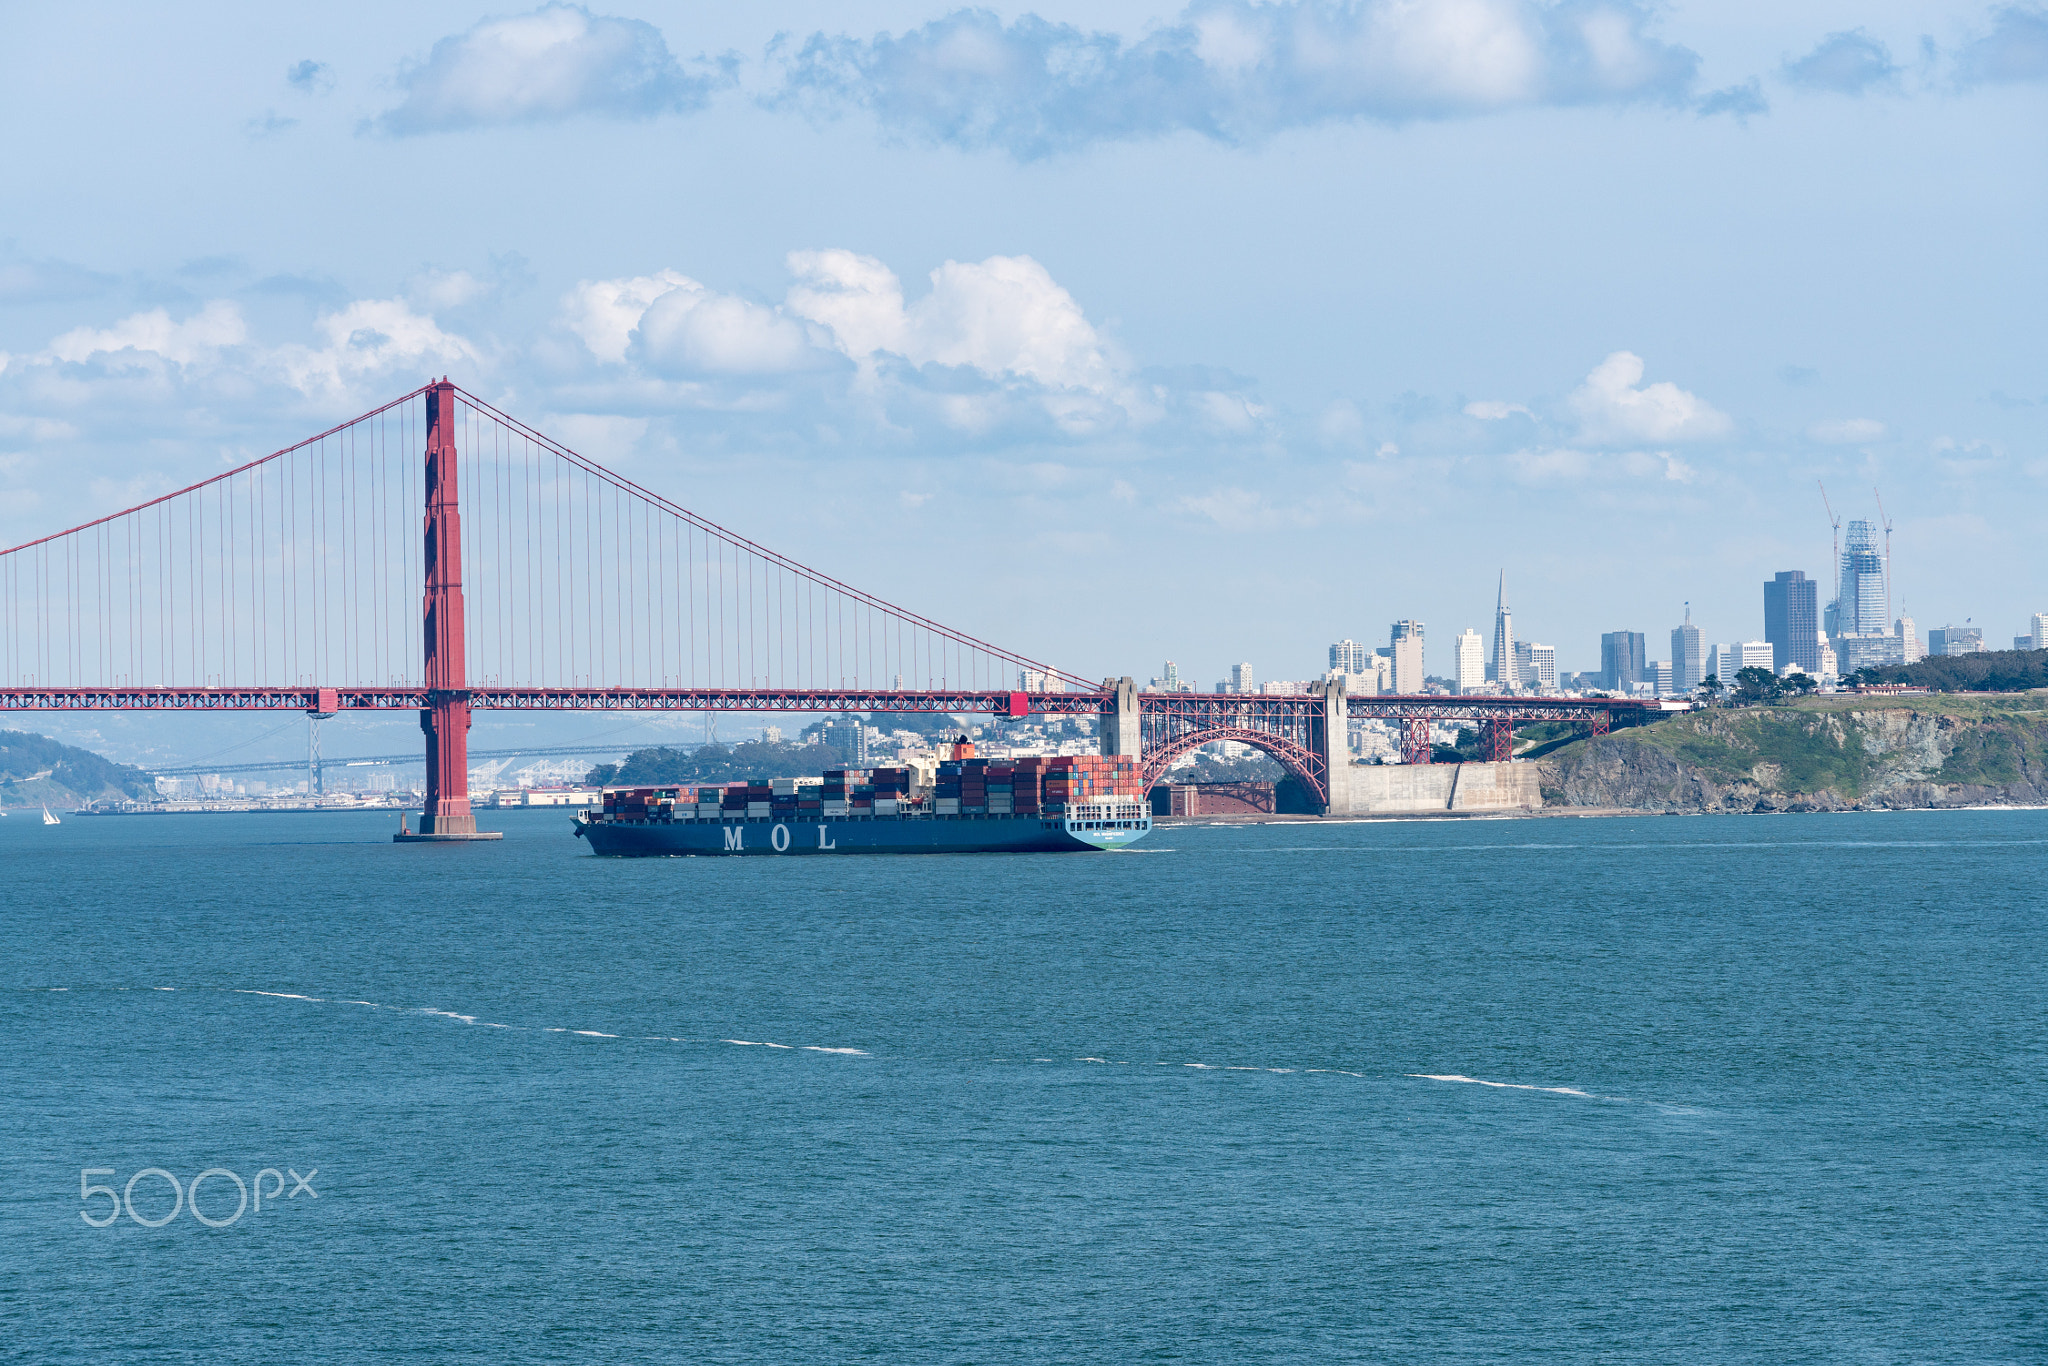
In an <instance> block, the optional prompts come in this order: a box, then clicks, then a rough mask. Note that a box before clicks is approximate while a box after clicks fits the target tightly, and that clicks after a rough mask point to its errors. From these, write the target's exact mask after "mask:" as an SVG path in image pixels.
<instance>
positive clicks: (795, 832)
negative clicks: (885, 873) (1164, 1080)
mask: <svg viewBox="0 0 2048 1366" xmlns="http://www.w3.org/2000/svg"><path fill="white" fill-rule="evenodd" d="M1151 828H1152V822H1151V818H1150V817H1149V816H1142V817H1138V818H1135V819H1129V820H1098V821H1068V820H1063V819H1062V818H1060V817H1058V816H973V815H969V816H853V817H826V818H824V819H822V820H819V819H815V818H814V819H811V820H780V821H778V820H774V819H768V818H759V817H756V818H753V819H749V820H680V821H662V820H641V821H636V820H623V821H621V820H605V819H602V818H599V819H595V820H579V821H577V822H576V833H577V835H579V836H580V837H582V838H583V839H586V840H588V841H589V842H590V849H591V852H592V853H595V854H602V855H607V856H611V857H622V858H663V857H668V858H674V857H690V856H696V855H710V856H718V857H731V856H733V855H741V856H748V855H760V856H763V857H770V858H776V857H786V856H788V855H792V854H1085V853H1093V852H1096V851H1099V850H1109V849H1120V848H1123V847H1125V846H1127V845H1130V844H1133V843H1135V842H1136V841H1138V840H1140V839H1143V838H1144V837H1145V836H1146V835H1147V834H1149V833H1150V832H1151Z"/></svg>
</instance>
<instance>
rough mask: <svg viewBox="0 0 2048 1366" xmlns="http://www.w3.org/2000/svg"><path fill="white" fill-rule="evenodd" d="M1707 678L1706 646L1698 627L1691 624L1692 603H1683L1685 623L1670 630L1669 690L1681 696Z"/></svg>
mask: <svg viewBox="0 0 2048 1366" xmlns="http://www.w3.org/2000/svg"><path fill="white" fill-rule="evenodd" d="M1706 678H1707V647H1706V642H1705V640H1704V639H1703V638H1702V637H1701V636H1700V628H1699V627H1697V626H1695V625H1693V624H1692V604H1691V603H1687V604H1686V605H1685V624H1684V625H1682V626H1678V627H1675V628H1673V630H1672V632H1671V690H1672V691H1673V692H1675V693H1677V694H1679V695H1681V696H1683V695H1684V694H1686V693H1690V692H1692V691H1693V690H1694V689H1696V688H1698V687H1699V685H1700V684H1701V683H1704V682H1705V681H1706Z"/></svg>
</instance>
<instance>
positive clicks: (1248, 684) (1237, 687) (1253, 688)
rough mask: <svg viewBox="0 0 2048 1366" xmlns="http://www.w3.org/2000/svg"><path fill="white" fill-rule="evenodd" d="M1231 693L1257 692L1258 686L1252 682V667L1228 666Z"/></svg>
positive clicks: (1245, 664) (1244, 665) (1242, 665)
mask: <svg viewBox="0 0 2048 1366" xmlns="http://www.w3.org/2000/svg"><path fill="white" fill-rule="evenodd" d="M1229 690H1230V691H1231V692H1257V691H1258V690H1259V689H1258V685H1257V684H1255V683H1254V682H1253V681H1252V666H1251V665H1250V664H1249V663H1244V664H1233V665H1231V666H1230V689H1229Z"/></svg>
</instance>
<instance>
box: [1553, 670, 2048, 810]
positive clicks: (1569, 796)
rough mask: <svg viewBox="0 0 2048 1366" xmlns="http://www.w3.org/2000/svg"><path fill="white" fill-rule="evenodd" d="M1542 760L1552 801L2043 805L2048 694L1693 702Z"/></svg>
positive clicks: (1654, 806)
mask: <svg viewBox="0 0 2048 1366" xmlns="http://www.w3.org/2000/svg"><path fill="white" fill-rule="evenodd" d="M1536 763H1537V765H1538V779H1539V781H1540V782H1541V784H1542V789H1543V798H1544V804H1545V805H1546V806H1547V807H1551V808H1568V807H1605V808H1622V809H1628V810H1635V811H1854V810H1903V809H1913V808H1929V807H1955V806H2038V805H2048V692H2033V693H2019V694H2009V695H2004V696H2000V697H1996V698H1982V697H1925V698H1896V699H1894V698H1886V699H1881V700H1873V699H1864V698H1842V699H1835V698H1817V699H1811V700H1809V701H1806V702H1802V703H1799V704H1796V705H1792V706H1782V707H1749V708H1741V709H1727V710H1712V711H1702V712H1690V713H1684V714H1681V715H1676V716H1672V717H1669V718H1667V719H1664V720H1661V721H1657V722H1654V723H1652V724H1649V725H1645V726H1637V727H1632V728H1630V729H1627V730H1623V731H1618V732H1616V733H1615V734H1613V735H1607V736H1602V737H1599V738H1597V739H1591V740H1581V741H1576V742H1574V743H1571V744H1568V745H1565V746H1563V747H1562V748H1559V749H1556V750H1552V751H1551V752H1549V753H1548V754H1546V755H1544V757H1542V758H1541V759H1538V760H1537V761H1536Z"/></svg>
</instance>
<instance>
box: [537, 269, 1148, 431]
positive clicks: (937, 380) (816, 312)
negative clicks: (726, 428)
mask: <svg viewBox="0 0 2048 1366" xmlns="http://www.w3.org/2000/svg"><path fill="white" fill-rule="evenodd" d="M787 264H788V268H789V273H790V277H791V284H790V287H789V290H788V292H787V294H786V295H785V296H784V298H783V301H782V302H781V303H780V304H779V305H773V306H771V305H768V304H764V303H757V302H755V301H753V300H750V299H743V298H740V297H738V296H736V295H731V294H722V293H719V292H718V291H716V290H713V289H710V288H708V287H706V286H705V285H704V284H702V283H700V282H699V281H697V280H694V279H692V278H690V277H689V276H687V275H684V274H682V273H681V272H680V271H675V270H663V271H660V272H658V273H656V274H652V275H639V276H631V277H627V278H624V279H617V280H586V281H583V282H581V283H580V284H578V285H577V286H576V288H575V289H574V290H571V291H570V292H569V294H568V295H567V296H565V297H564V299H563V301H562V321H563V323H564V325H565V326H567V327H568V328H569V329H570V330H571V331H573V332H574V333H576V335H577V336H578V337H580V338H582V340H583V343H584V345H585V346H586V347H587V348H589V350H590V353H591V355H592V356H594V357H596V358H597V359H598V360H600V361H604V362H607V363H611V364H619V363H635V364H639V365H642V366H644V367H646V368H647V369H649V370H651V371H654V372H656V373H659V374H664V375H669V376H693V375H706V376H720V375H723V376H748V375H752V376H766V375H773V374H784V373H790V372H794V371H801V370H811V369H819V368H824V367H828V366H830V365H833V364H837V365H841V366H844V365H846V364H847V362H848V361H852V362H854V365H855V367H856V368H857V370H858V372H859V374H860V375H861V376H862V377H863V383H864V384H866V385H867V386H868V387H869V388H870V389H879V388H880V387H882V385H883V380H884V378H885V377H886V379H887V380H888V382H889V383H890V384H892V385H894V386H896V387H897V388H899V389H900V388H903V387H905V386H909V387H911V388H915V389H918V390H920V391H921V392H922V393H924V394H925V396H926V398H927V400H928V403H929V406H930V408H931V410H932V411H934V412H937V413H938V414H940V415H941V417H942V419H943V420H944V421H945V422H946V423H947V424H948V425H950V426H953V427H956V428H958V429H960V430H962V431H975V432H981V431H990V430H994V429H995V428H997V427H999V426H1002V425H1004V424H1005V423H1007V422H1009V421H1011V420H1013V418H1014V417H1015V415H1016V412H1017V410H1018V407H1019V405H1020V404H1023V405H1025V406H1028V407H1030V408H1032V409H1033V410H1035V411H1037V412H1039V413H1041V414H1045V415H1049V416H1050V417H1052V419H1053V420H1054V421H1055V422H1056V423H1057V424H1058V425H1059V426H1061V427H1063V428H1066V429H1070V430H1080V429H1084V428H1090V427H1093V426H1096V425H1099V424H1100V423H1101V422H1102V421H1103V420H1104V419H1105V410H1104V409H1103V407H1102V406H1101V401H1108V402H1109V403H1111V404H1112V406H1115V407H1118V408H1119V409H1121V410H1124V411H1130V410H1134V409H1140V408H1143V407H1144V406H1145V405H1144V404H1143V402H1142V400H1141V399H1140V398H1139V397H1138V396H1137V394H1136V390H1135V389H1134V387H1133V385H1132V384H1131V381H1130V380H1129V377H1128V374H1127V367H1126V366H1125V365H1124V364H1123V362H1122V360H1121V358H1120V357H1119V356H1118V355H1117V354H1116V353H1115V351H1114V349H1113V348H1112V347H1111V346H1110V345H1109V343H1108V342H1107V341H1106V340H1105V339H1104V337H1103V336H1102V334H1101V333H1100V332H1099V331H1098V330H1097V328H1096V327H1095V325H1094V324H1093V323H1091V322H1089V320H1088V316H1087V314H1086V313H1085V312H1084V311H1083V310H1082V308H1081V306H1080V304H1079V303H1077V302H1076V301H1075V299H1074V297H1073V295H1072V294H1070V293H1068V292H1067V290H1066V289H1065V288H1064V287H1063V286H1061V285H1060V284H1059V282H1058V281H1056V280H1054V279H1053V278H1052V275H1051V273H1050V272H1048V271H1047V270H1046V268H1045V267H1044V266H1043V265H1041V264H1040V263H1039V262H1037V261H1035V260H1033V259H1032V258H1030V257H1028V256H991V257H989V258H988V259H986V260H983V261H948V262H946V263H945V264H943V265H941V266H940V267H939V268H938V269H936V270H934V271H932V272H931V275H930V277H929V279H930V288H929V289H928V290H927V291H926V292H925V293H924V295H923V296H922V297H920V298H918V299H916V300H914V301H912V300H909V299H908V298H907V297H906V295H905V292H904V289H903V282H902V281H901V280H899V279H898V278H897V276H896V273H895V272H894V271H892V270H891V269H890V268H889V267H888V266H887V265H885V264H884V263H882V262H881V261H879V260H876V259H875V258H874V257H872V256H862V255H860V254H859V253H857V252H852V251H847V250H845V249H843V248H829V249H825V250H817V251H793V252H791V253H789V256H788V258H787ZM1020 386H1021V387H1020Z"/></svg>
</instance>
